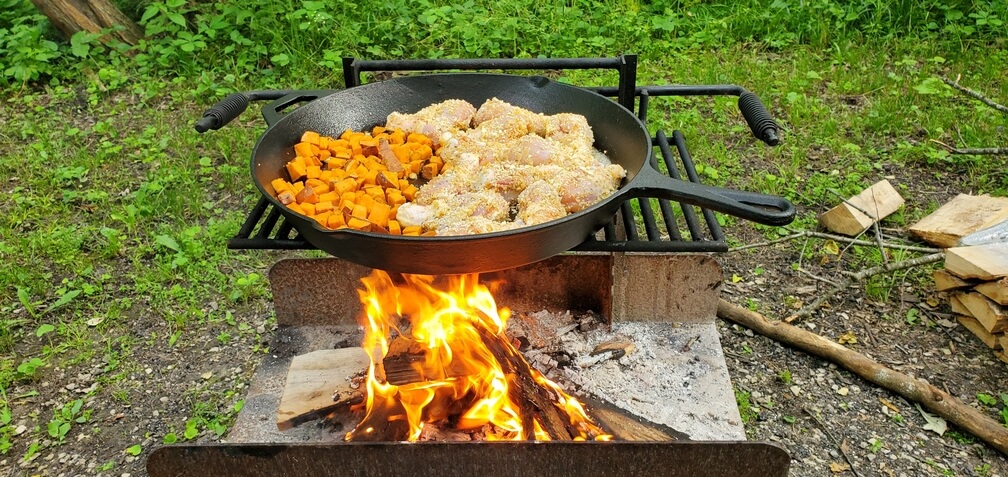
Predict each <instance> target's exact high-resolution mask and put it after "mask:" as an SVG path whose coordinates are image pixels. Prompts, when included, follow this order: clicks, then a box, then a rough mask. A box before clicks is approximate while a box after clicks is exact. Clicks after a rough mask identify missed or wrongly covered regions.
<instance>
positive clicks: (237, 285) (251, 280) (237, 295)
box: [230, 272, 264, 301]
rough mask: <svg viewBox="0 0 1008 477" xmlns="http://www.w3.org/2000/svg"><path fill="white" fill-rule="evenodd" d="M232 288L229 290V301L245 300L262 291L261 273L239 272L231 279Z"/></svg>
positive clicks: (258, 294) (256, 295) (259, 294)
mask: <svg viewBox="0 0 1008 477" xmlns="http://www.w3.org/2000/svg"><path fill="white" fill-rule="evenodd" d="M233 282H234V285H233V286H234V288H233V289H232V290H231V295H230V298H231V301H246V300H249V299H252V298H255V297H258V296H261V295H262V293H263V291H262V290H263V285H264V283H263V282H264V280H263V278H262V275H260V274H258V273H255V272H250V273H248V274H240V275H238V276H237V277H235V278H234V279H233Z"/></svg>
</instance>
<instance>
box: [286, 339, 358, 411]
mask: <svg viewBox="0 0 1008 477" xmlns="http://www.w3.org/2000/svg"><path fill="white" fill-rule="evenodd" d="M370 364H371V360H370V358H368V355H367V353H365V352H364V349H363V348H340V349H322V350H318V351H312V352H310V353H307V354H303V355H300V356H295V357H294V358H293V359H292V360H291V364H290V368H289V369H288V371H287V381H286V384H285V385H284V392H283V396H282V397H281V398H280V406H279V408H277V428H278V429H280V430H281V431H283V430H287V429H290V428H292V427H294V426H296V425H298V424H301V423H303V422H306V421H309V420H312V419H316V418H319V417H321V416H322V415H324V414H326V413H328V412H330V411H332V410H333V409H335V408H337V407H339V406H341V405H343V406H345V405H349V404H352V403H354V402H359V401H360V399H361V398H363V393H364V387H363V386H359V387H358V388H356V389H355V388H354V387H353V386H352V384H351V383H352V379H353V378H354V376H356V375H359V374H361V373H364V372H367V368H368V365H370Z"/></svg>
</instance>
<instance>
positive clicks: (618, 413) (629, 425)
mask: <svg viewBox="0 0 1008 477" xmlns="http://www.w3.org/2000/svg"><path fill="white" fill-rule="evenodd" d="M578 399H579V400H580V401H581V402H582V403H584V405H585V406H586V407H587V410H588V415H589V416H591V418H592V419H593V420H594V421H595V423H596V424H598V425H599V427H601V428H602V429H604V430H605V431H606V432H608V433H609V434H611V435H612V436H613V437H614V438H615V439H616V440H621V441H651V442H671V441H686V440H689V436H688V435H686V434H685V433H682V432H679V431H677V430H675V429H672V428H671V427H668V426H665V425H662V424H658V423H654V422H651V421H649V420H647V419H644V418H642V417H640V416H636V415H634V414H631V413H629V412H627V411H625V410H623V409H621V408H618V407H616V406H615V405H613V404H611V403H609V402H607V401H602V400H599V399H595V398H585V397H581V396H578Z"/></svg>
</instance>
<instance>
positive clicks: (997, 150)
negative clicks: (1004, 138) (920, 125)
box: [931, 76, 1008, 156]
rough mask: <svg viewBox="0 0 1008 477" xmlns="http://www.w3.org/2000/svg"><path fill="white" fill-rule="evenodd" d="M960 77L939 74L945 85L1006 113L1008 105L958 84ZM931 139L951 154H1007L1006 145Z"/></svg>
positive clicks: (1007, 148)
mask: <svg viewBox="0 0 1008 477" xmlns="http://www.w3.org/2000/svg"><path fill="white" fill-rule="evenodd" d="M961 77H962V76H958V77H956V79H955V80H950V79H948V78H946V77H944V76H940V77H939V78H941V80H942V81H944V82H945V84H947V85H949V86H951V87H953V88H955V89H957V90H959V91H960V92H961V93H963V94H965V95H966V96H969V97H971V98H973V99H976V100H977V101H980V102H981V103H983V104H986V105H987V106H990V107H992V108H994V109H996V110H998V111H1001V112H1002V113H1005V114H1008V106H1005V105H1003V104H1000V103H998V102H997V101H994V100H992V99H990V98H988V97H986V96H984V95H983V94H981V93H980V92H979V91H976V90H973V89H970V88H967V87H965V86H963V85H961V84H959V79H960V78H961ZM961 139H962V138H960V140H961ZM931 141H932V142H935V143H938V144H941V145H942V146H944V147H945V149H946V150H948V152H951V153H952V154H972V155H978V156H980V155H997V156H1001V155H1008V147H955V146H950V145H948V144H945V143H943V142H941V141H937V140H934V139H932V140H931Z"/></svg>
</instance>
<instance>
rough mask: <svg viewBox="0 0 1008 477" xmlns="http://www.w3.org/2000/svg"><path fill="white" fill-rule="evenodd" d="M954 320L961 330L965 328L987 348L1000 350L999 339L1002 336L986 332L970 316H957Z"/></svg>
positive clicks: (1002, 335)
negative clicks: (957, 322)
mask: <svg viewBox="0 0 1008 477" xmlns="http://www.w3.org/2000/svg"><path fill="white" fill-rule="evenodd" d="M956 320H958V321H959V324H960V325H962V326H963V328H966V329H967V330H969V331H970V332H971V333H973V334H974V335H976V337H977V338H980V341H981V342H983V344H985V345H987V347H988V348H990V349H995V350H999V349H1002V348H1001V338H1002V337H1004V334H994V333H991V332H989V331H987V329H986V328H984V326H983V324H982V323H980V321H978V320H977V319H976V318H973V317H972V316H966V315H957V316H956Z"/></svg>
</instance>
